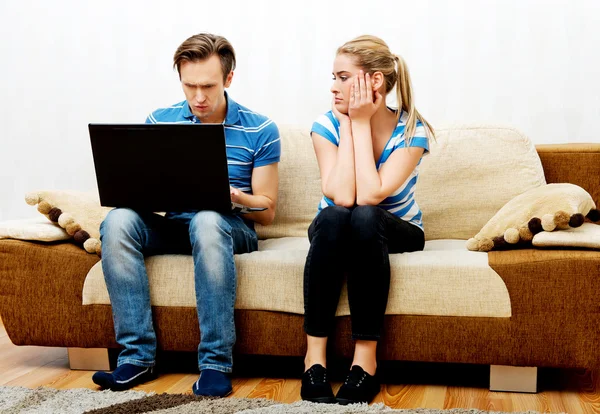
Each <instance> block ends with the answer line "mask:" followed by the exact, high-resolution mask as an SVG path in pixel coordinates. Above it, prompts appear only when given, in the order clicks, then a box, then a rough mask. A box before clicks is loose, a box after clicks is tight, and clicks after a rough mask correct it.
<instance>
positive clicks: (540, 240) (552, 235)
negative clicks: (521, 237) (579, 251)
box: [531, 223, 600, 249]
mask: <svg viewBox="0 0 600 414" xmlns="http://www.w3.org/2000/svg"><path fill="white" fill-rule="evenodd" d="M531 243H532V244H533V245H534V246H536V247H558V246H566V247H585V248H588V249H600V226H599V225H598V224H592V223H583V224H582V225H581V227H577V228H572V229H566V230H565V231H553V232H548V231H542V232H540V233H538V234H536V235H535V236H534V237H533V240H532V241H531Z"/></svg>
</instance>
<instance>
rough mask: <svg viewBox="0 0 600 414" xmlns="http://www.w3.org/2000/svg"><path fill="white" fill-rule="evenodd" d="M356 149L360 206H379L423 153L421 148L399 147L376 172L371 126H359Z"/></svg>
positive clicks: (404, 179) (405, 178)
mask: <svg viewBox="0 0 600 414" xmlns="http://www.w3.org/2000/svg"><path fill="white" fill-rule="evenodd" d="M352 130H353V131H354V130H355V128H354V127H353V128H352ZM367 134H368V135H367ZM365 137H366V138H365ZM354 148H355V150H354V152H355V154H356V155H355V160H356V203H357V204H358V205H359V206H362V205H372V206H376V205H378V204H379V203H381V202H382V201H383V200H384V199H385V198H387V197H389V196H390V194H392V193H393V192H394V191H396V190H397V189H398V187H400V186H401V185H402V183H404V182H405V181H406V180H407V179H408V177H410V175H411V174H412V172H413V171H414V169H415V168H416V167H417V164H418V163H419V160H420V159H421V156H422V155H423V152H424V149H423V148H420V147H409V148H398V149H396V150H395V151H394V152H393V153H392V155H390V157H389V158H388V159H387V161H386V162H385V163H384V164H383V166H382V167H381V168H380V169H379V171H377V168H376V166H375V160H374V155H373V144H372V141H371V136H370V127H369V128H368V129H367V128H364V127H363V126H362V125H361V126H358V125H357V127H356V137H355V140H354Z"/></svg>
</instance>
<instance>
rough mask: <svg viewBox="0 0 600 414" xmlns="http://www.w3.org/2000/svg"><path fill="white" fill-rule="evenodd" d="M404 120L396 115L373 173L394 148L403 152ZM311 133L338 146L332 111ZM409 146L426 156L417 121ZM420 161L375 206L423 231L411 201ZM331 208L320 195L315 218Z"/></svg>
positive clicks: (426, 141) (425, 142) (422, 132)
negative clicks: (394, 124) (397, 185)
mask: <svg viewBox="0 0 600 414" xmlns="http://www.w3.org/2000/svg"><path fill="white" fill-rule="evenodd" d="M407 120H408V113H407V112H405V111H402V113H401V114H400V119H399V120H398V125H396V128H395V129H394V132H392V136H391V137H390V139H389V141H388V143H387V144H386V146H385V148H384V150H383V152H382V153H381V157H380V158H379V160H377V164H376V167H377V171H379V169H380V168H381V166H382V165H383V164H385V162H386V161H387V160H388V158H389V157H390V155H392V153H393V152H394V151H395V150H397V149H398V148H406V141H405V139H404V138H405V137H404V130H405V128H406V121H407ZM312 132H316V133H317V134H319V135H321V136H322V137H324V138H325V139H327V140H328V141H330V142H331V143H332V144H334V145H336V146H339V145H340V123H339V121H338V120H337V118H336V117H335V115H334V114H333V112H332V111H329V112H327V113H326V114H324V115H321V116H320V117H319V118H317V120H316V121H315V122H314V123H313V125H312V129H311V133H312ZM410 146H411V147H421V148H424V149H425V151H424V152H423V155H426V154H427V153H428V152H429V139H428V138H427V134H426V132H425V127H424V126H423V124H422V123H421V122H420V121H417V127H416V129H415V135H414V137H413V138H412V139H411V141H410ZM422 159H423V157H421V159H420V160H419V163H418V164H417V166H416V168H415V169H414V170H413V172H412V173H411V174H410V175H409V177H408V178H407V179H406V181H405V182H404V183H402V185H400V187H398V189H397V190H396V191H394V192H393V193H392V194H390V196H389V197H387V198H386V199H384V200H382V201H381V203H379V207H381V208H383V209H385V210H387V211H389V212H390V213H392V214H394V215H395V216H397V217H399V218H401V219H402V220H405V221H408V222H409V223H411V224H414V225H415V226H417V227H419V228H420V229H421V230H423V222H422V220H421V218H422V216H423V214H422V213H421V209H420V208H419V206H418V204H417V201H416V200H415V198H414V192H415V185H416V184H417V178H418V177H419V165H421V160H422ZM334 205H335V203H334V202H333V200H331V199H329V198H328V197H326V196H325V195H324V196H323V198H322V199H321V202H320V203H319V209H318V212H317V214H319V213H320V212H321V210H323V209H324V208H326V207H329V206H334Z"/></svg>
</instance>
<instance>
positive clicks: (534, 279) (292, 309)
mask: <svg viewBox="0 0 600 414" xmlns="http://www.w3.org/2000/svg"><path fill="white" fill-rule="evenodd" d="M280 134H281V139H282V158H281V163H280V190H279V202H278V206H277V213H276V219H275V222H274V223H273V224H272V225H270V226H267V227H261V226H257V232H258V235H259V239H260V241H259V250H258V251H257V252H253V253H250V254H243V255H236V257H235V261H236V266H237V269H238V296H237V302H236V314H235V320H236V329H237V343H236V347H235V352H236V354H239V355H246V354H251V355H278V356H302V355H304V352H305V350H306V339H305V334H304V331H303V293H302V292H303V290H302V287H303V267H304V261H305V258H306V254H307V250H308V246H309V244H308V239H307V235H306V231H307V228H308V226H309V224H310V222H311V221H312V219H313V218H314V215H315V213H316V210H317V205H318V202H319V199H320V197H321V189H320V178H319V170H318V166H317V163H316V159H315V156H314V151H313V148H312V143H311V139H310V135H309V131H308V130H307V129H304V128H298V127H295V126H280ZM419 168H420V177H419V182H418V184H417V189H416V199H417V202H418V203H419V206H420V207H421V210H422V212H423V222H424V226H425V230H426V245H425V250H424V251H422V252H414V253H405V254H393V255H391V257H390V262H391V268H392V280H391V288H390V296H389V303H388V307H387V310H386V317H385V333H384V335H383V337H382V340H381V342H380V345H379V348H378V353H379V358H380V359H381V360H403V361H427V362H448V363H471V364H487V365H491V366H492V369H491V378H490V388H492V389H505V390H516V391H535V381H536V373H537V371H536V367H563V368H590V369H593V368H597V367H598V366H600V347H599V346H598V344H599V343H600V329H599V328H598V326H600V306H599V305H598V304H599V300H598V297H597V293H598V292H600V277H599V276H600V251H599V250H593V249H573V248H568V249H567V248H552V249H539V248H531V247H530V248H520V249H512V250H502V251H490V252H474V251H469V250H467V249H466V247H465V241H466V240H467V239H469V238H470V237H473V235H475V234H476V233H477V232H478V231H479V230H480V229H481V228H482V226H484V225H485V223H486V222H487V221H488V220H489V219H490V218H491V217H492V216H493V215H494V214H495V213H496V212H497V211H498V210H499V209H500V208H501V207H502V206H503V205H504V204H505V203H507V202H508V201H509V200H511V199H512V198H513V197H515V196H517V195H519V194H521V193H523V192H524V191H527V190H529V189H531V188H534V187H536V186H540V185H544V184H546V183H562V182H568V183H573V184H577V185H578V186H580V187H582V188H584V189H585V190H587V192H589V194H590V195H591V196H592V198H593V199H594V201H595V202H596V205H600V203H599V202H600V178H599V177H600V144H560V145H537V146H534V145H533V144H532V142H531V141H530V140H529V139H528V138H527V137H526V136H525V135H523V134H522V133H521V132H519V131H517V130H515V129H513V128H510V127H506V126H495V125H457V126H452V127H448V128H441V129H439V130H438V131H437V137H436V140H435V141H434V142H432V143H431V152H430V154H428V155H427V156H425V157H424V158H423V160H422V162H421V165H420V167H419ZM100 260H101V259H100V258H99V257H98V256H97V255H96V254H90V253H87V252H86V251H84V250H83V249H82V248H81V246H79V245H77V244H76V243H73V242H70V241H61V242H54V243H42V242H34V241H23V240H12V239H5V240H0V315H1V317H2V320H3V322H4V325H5V327H6V331H7V333H8V336H9V337H10V339H11V341H12V342H13V343H14V344H16V345H40V346H52V347H67V348H69V355H70V357H71V355H73V361H75V360H76V358H77V357H76V355H78V354H77V353H76V351H77V352H79V353H83V355H86V352H88V351H89V352H96V354H95V355H98V354H97V352H98V350H100V352H101V353H100V355H104V354H102V350H106V349H111V348H118V344H117V343H116V342H115V337H114V331H113V322H112V316H111V308H110V300H109V298H108V293H107V291H106V285H105V284H104V279H103V275H102V269H101V263H100ZM147 267H148V273H149V278H150V290H151V298H152V304H153V317H154V325H155V329H156V333H157V339H158V346H159V349H161V350H164V351H196V350H197V345H198V342H199V337H200V332H199V327H198V322H197V317H196V311H195V298H194V293H193V292H194V288H193V283H194V282H193V267H192V259H191V256H185V255H164V256H154V257H149V258H147ZM350 332H351V324H350V317H349V309H348V304H347V293H346V289H345V287H344V290H343V293H342V297H341V299H340V303H339V307H338V310H337V324H336V328H335V333H334V341H333V343H332V348H331V352H332V353H333V354H335V355H337V356H341V357H350V356H351V355H352V352H353V343H352V340H351V335H350ZM71 351H72V352H73V354H71ZM104 352H105V351H104ZM83 361H84V362H83V366H81V363H80V364H79V365H80V366H79V367H81V368H86V363H85V361H89V359H87V360H86V359H85V358H84V359H83ZM73 365H77V364H75V363H74V364H73ZM87 368H94V367H93V366H91V365H90V366H87ZM515 378H520V379H522V380H523V381H522V382H523V384H522V385H519V384H518V383H519V381H517V380H515Z"/></svg>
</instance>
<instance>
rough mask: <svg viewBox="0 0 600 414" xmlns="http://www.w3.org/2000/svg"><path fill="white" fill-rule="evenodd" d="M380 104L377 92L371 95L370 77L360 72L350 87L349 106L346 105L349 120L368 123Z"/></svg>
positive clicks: (371, 84)
mask: <svg viewBox="0 0 600 414" xmlns="http://www.w3.org/2000/svg"><path fill="white" fill-rule="evenodd" d="M382 102H383V96H381V94H380V93H379V91H375V93H373V82H372V81H371V76H370V75H369V74H368V73H367V74H365V73H364V72H363V71H362V70H360V71H359V72H358V75H356V76H355V77H354V83H353V84H352V85H351V86H350V104H349V105H348V116H349V117H350V120H351V121H352V122H369V121H370V120H371V117H372V116H373V114H374V113H375V112H377V109H379V107H380V106H381V103H382Z"/></svg>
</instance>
